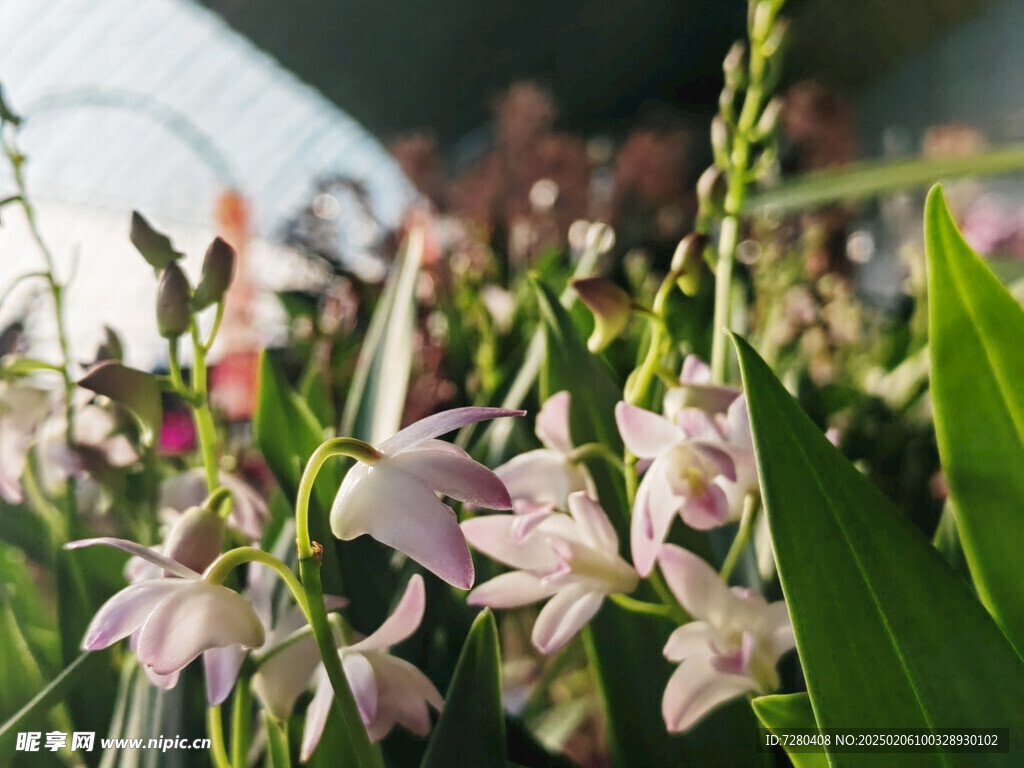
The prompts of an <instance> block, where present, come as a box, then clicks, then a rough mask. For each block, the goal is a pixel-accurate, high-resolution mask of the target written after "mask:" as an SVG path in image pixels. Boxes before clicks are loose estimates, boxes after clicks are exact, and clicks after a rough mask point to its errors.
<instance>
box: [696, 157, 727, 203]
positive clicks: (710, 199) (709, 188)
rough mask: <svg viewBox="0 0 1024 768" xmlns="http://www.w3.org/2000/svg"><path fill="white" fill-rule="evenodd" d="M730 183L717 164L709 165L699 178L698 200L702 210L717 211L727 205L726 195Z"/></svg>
mask: <svg viewBox="0 0 1024 768" xmlns="http://www.w3.org/2000/svg"><path fill="white" fill-rule="evenodd" d="M728 189H729V184H728V181H727V180H726V176H725V173H724V172H723V171H722V169H721V168H718V167H717V166H714V165H712V166H709V167H708V169H707V170H706V171H704V173H702V174H701V175H700V178H699V179H698V180H697V201H698V202H699V203H700V207H701V211H702V212H707V213H717V212H718V211H721V210H722V208H723V207H724V206H725V195H726V193H727V192H728Z"/></svg>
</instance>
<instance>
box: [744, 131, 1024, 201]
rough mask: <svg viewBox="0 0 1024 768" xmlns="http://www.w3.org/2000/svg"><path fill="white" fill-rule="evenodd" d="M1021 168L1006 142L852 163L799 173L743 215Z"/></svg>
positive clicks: (1021, 155)
mask: <svg viewBox="0 0 1024 768" xmlns="http://www.w3.org/2000/svg"><path fill="white" fill-rule="evenodd" d="M1022 168H1024V146H1022V145H1020V144H1010V145H1007V146H1005V147H996V148H995V149H992V150H989V151H988V152H979V153H978V154H974V155H965V156H963V157H939V158H925V159H922V158H914V159H912V160H882V161H875V162H868V163H857V164H853V165H848V166H844V167H843V168H841V169H838V170H825V171H815V172H814V173H808V174H806V175H804V176H799V177H797V178H795V179H793V180H791V181H787V182H785V183H783V184H780V185H779V186H777V187H774V188H772V189H766V190H763V191H761V192H758V193H757V194H754V195H752V196H750V197H749V198H748V199H747V202H746V204H745V205H744V207H743V209H744V212H745V213H758V212H761V211H772V212H773V213H782V212H785V211H794V210H800V209H802V208H810V207H814V206H820V205H826V204H828V203H834V202H836V201H839V200H861V199H864V198H870V197H875V196H877V195H881V194H883V193H885V192H894V191H896V190H900V189H913V188H915V187H926V186H928V185H929V184H934V183H935V182H937V181H940V180H942V179H952V178H956V177H960V176H989V175H994V174H1000V173H1011V172H1013V171H1019V170H1021V169H1022Z"/></svg>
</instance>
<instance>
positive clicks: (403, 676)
mask: <svg viewBox="0 0 1024 768" xmlns="http://www.w3.org/2000/svg"><path fill="white" fill-rule="evenodd" d="M371 663H372V664H373V671H374V674H375V675H376V678H377V687H378V704H377V717H376V718H375V719H374V721H373V722H371V723H369V724H368V725H367V731H368V732H369V734H370V740H371V741H380V740H381V739H382V738H384V736H386V735H387V734H388V731H390V730H391V728H392V727H393V726H394V725H395V723H398V724H400V725H403V726H405V727H406V728H408V729H409V730H410V731H412V732H413V733H414V734H416V735H417V736H426V735H427V733H429V731H430V713H429V712H428V710H427V705H428V704H429V705H430V706H432V707H433V708H434V709H436V710H438V711H440V710H441V708H442V707H443V706H444V702H443V700H442V699H441V694H440V693H438V691H437V688H435V687H434V684H433V683H431V682H430V680H429V679H428V678H427V676H426V675H424V674H423V673H422V672H421V671H420V670H419V669H417V668H416V667H415V666H413V665H412V664H410V663H409V662H407V661H405V660H404V659H399V658H397V657H395V656H388V655H383V654H373V656H372V657H371Z"/></svg>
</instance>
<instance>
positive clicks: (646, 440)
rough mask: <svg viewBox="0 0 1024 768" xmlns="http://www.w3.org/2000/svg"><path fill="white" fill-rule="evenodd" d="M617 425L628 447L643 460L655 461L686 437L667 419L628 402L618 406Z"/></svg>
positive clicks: (616, 408)
mask: <svg viewBox="0 0 1024 768" xmlns="http://www.w3.org/2000/svg"><path fill="white" fill-rule="evenodd" d="M615 423H616V424H617V425H618V427H619V434H620V435H622V441H623V442H624V443H625V444H626V447H627V448H629V450H630V451H632V452H633V453H634V454H635V455H636V456H639V457H640V458H641V459H653V458H654V457H656V456H657V455H658V454H660V453H662V452H664V451H665V450H666V449H668V448H671V447H672V446H673V445H675V444H676V443H678V442H680V441H681V440H682V439H683V437H684V435H683V433H682V432H681V431H680V430H679V428H678V427H677V426H676V425H675V424H673V423H672V422H671V421H669V420H668V419H666V418H665V417H663V416H659V415H658V414H656V413H652V412H651V411H647V410H644V409H643V408H638V407H636V406H635V405H630V404H629V403H626V402H621V401H620V402H619V403H618V404H616V406H615Z"/></svg>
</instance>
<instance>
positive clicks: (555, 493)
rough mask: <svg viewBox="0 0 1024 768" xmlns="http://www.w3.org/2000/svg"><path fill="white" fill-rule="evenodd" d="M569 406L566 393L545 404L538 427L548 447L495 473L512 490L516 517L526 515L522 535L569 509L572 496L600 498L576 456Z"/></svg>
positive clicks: (522, 456) (520, 523) (520, 529)
mask: <svg viewBox="0 0 1024 768" xmlns="http://www.w3.org/2000/svg"><path fill="white" fill-rule="evenodd" d="M569 406H570V395H569V393H568V392H565V391H563V392H559V393H557V394H554V395H552V396H551V397H549V398H548V399H547V400H546V401H544V405H543V406H541V409H540V413H538V414H537V424H536V428H535V429H536V433H537V438H538V439H539V440H540V442H541V445H543V446H544V447H543V448H538V449H536V450H533V451H527V452H526V453H521V454H519V455H518V456H516V457H515V458H513V459H512V460H510V461H508V462H506V463H505V464H502V465H501V466H500V467H498V468H497V469H495V470H494V474H496V475H497V476H498V477H499V478H500V479H501V481H502V482H503V483H504V484H505V487H506V488H507V489H508V492H509V495H510V496H511V497H512V507H513V509H514V510H515V512H516V514H518V515H522V516H523V517H522V519H521V520H518V521H517V523H516V525H517V527H518V533H519V534H520V535H524V534H525V533H526V532H527V531H528V529H529V528H530V527H531V526H532V525H535V524H536V523H539V522H540V521H541V520H543V519H544V517H545V516H546V515H548V514H550V513H551V512H553V511H554V510H555V509H561V510H565V509H567V506H566V504H567V503H568V499H569V494H570V493H575V492H576V491H587V492H588V493H589V494H590V495H591V496H596V495H597V492H596V490H595V489H594V481H593V479H592V478H591V477H590V473H589V472H588V471H587V468H586V465H584V464H583V463H582V462H581V461H578V460H576V459H575V458H574V456H573V452H574V451H575V446H574V445H573V443H572V436H571V434H570V432H569Z"/></svg>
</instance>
